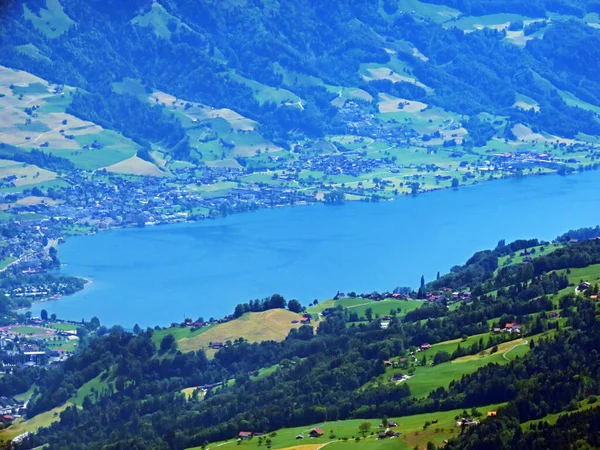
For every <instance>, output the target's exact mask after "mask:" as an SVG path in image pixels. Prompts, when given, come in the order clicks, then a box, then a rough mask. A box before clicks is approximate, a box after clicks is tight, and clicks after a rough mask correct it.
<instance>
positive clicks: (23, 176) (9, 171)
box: [0, 159, 56, 187]
mask: <svg viewBox="0 0 600 450" xmlns="http://www.w3.org/2000/svg"><path fill="white" fill-rule="evenodd" d="M11 175H14V176H16V177H17V179H16V180H15V181H14V184H15V186H17V187H20V186H29V185H31V184H38V183H44V182H46V181H52V180H55V179H56V173H54V172H51V171H49V170H46V169H42V168H40V167H38V166H35V165H32V164H25V163H22V162H17V161H11V160H8V159H0V178H5V177H8V176H11Z"/></svg>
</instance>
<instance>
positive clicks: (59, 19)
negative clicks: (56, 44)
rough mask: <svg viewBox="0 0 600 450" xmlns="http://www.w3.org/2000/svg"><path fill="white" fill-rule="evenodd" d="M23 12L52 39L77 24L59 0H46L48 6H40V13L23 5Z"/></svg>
mask: <svg viewBox="0 0 600 450" xmlns="http://www.w3.org/2000/svg"><path fill="white" fill-rule="evenodd" d="M23 13H24V15H25V18H26V19H28V20H29V21H31V23H32V24H33V26H34V27H35V28H37V29H38V30H39V31H41V32H42V33H44V34H45V35H46V37H48V38H50V39H52V38H56V37H58V36H60V35H61V34H63V33H65V32H66V31H67V30H68V29H69V28H70V27H71V26H72V25H74V24H75V22H74V21H73V19H71V18H70V17H69V16H67V14H66V13H65V11H64V10H63V7H62V5H61V4H60V1H59V0H46V8H40V11H39V13H38V14H35V13H33V12H32V11H31V10H30V9H29V8H28V7H27V5H23Z"/></svg>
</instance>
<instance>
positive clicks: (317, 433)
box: [308, 428, 325, 438]
mask: <svg viewBox="0 0 600 450" xmlns="http://www.w3.org/2000/svg"><path fill="white" fill-rule="evenodd" d="M308 434H309V435H310V437H312V438H317V437H320V436H323V435H324V434H325V432H324V431H323V430H321V429H320V428H313V429H312V430H310V433H308Z"/></svg>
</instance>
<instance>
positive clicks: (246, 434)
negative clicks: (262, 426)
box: [238, 431, 252, 441]
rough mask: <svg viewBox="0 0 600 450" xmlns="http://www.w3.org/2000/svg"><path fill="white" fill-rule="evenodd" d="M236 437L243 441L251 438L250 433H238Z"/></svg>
mask: <svg viewBox="0 0 600 450" xmlns="http://www.w3.org/2000/svg"><path fill="white" fill-rule="evenodd" d="M238 437H239V438H240V439H242V440H244V441H245V440H247V439H250V438H251V437H252V432H251V431H240V432H239V434H238Z"/></svg>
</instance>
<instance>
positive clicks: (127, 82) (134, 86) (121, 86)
mask: <svg viewBox="0 0 600 450" xmlns="http://www.w3.org/2000/svg"><path fill="white" fill-rule="evenodd" d="M112 88H113V91H115V92H116V93H117V94H129V95H133V96H135V97H137V98H139V99H140V100H143V101H146V100H148V92H146V88H145V87H144V85H143V84H142V83H141V81H140V80H138V79H134V78H125V79H124V80H123V81H121V82H118V83H113V84H112Z"/></svg>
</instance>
